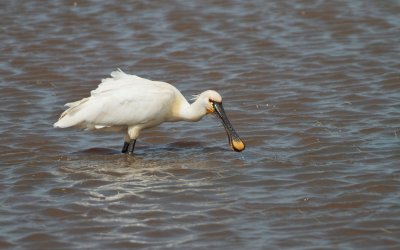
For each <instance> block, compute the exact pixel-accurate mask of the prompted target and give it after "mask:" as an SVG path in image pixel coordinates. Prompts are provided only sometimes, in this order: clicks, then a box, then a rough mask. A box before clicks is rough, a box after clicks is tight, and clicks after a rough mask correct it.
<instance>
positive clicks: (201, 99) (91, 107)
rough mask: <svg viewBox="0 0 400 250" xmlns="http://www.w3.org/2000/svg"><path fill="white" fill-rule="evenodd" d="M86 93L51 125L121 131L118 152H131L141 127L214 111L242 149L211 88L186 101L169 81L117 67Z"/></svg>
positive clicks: (196, 117) (233, 143)
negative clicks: (145, 76)
mask: <svg viewBox="0 0 400 250" xmlns="http://www.w3.org/2000/svg"><path fill="white" fill-rule="evenodd" d="M90 94H91V95H90V97H87V98H83V99H82V100H80V101H76V102H71V103H67V104H65V106H67V107H69V108H68V109H67V110H66V111H64V112H63V113H62V114H61V116H60V118H59V120H58V121H57V122H56V123H54V127H57V128H67V127H78V128H84V129H87V130H105V131H123V132H125V138H124V146H123V148H122V153H127V152H128V153H129V154H133V150H134V147H135V143H136V139H137V138H138V136H139V134H140V132H141V131H142V130H143V129H147V128H151V127H155V126H157V125H159V124H161V123H163V122H176V121H190V122H195V121H199V120H200V119H201V118H202V117H204V116H205V115H207V114H211V113H215V114H217V116H218V117H219V118H221V121H222V123H223V125H224V127H225V130H226V133H227V135H228V139H229V144H230V146H231V148H232V149H233V150H235V151H238V152H240V151H242V150H244V148H245V145H244V143H243V141H242V140H241V139H240V137H239V135H238V134H237V133H236V132H235V130H234V129H233V127H232V125H231V123H230V122H229V119H228V117H227V116H226V114H225V111H224V109H223V107H222V98H221V96H220V95H219V94H218V93H217V92H216V91H214V90H207V91H204V92H203V93H201V94H200V95H198V96H196V97H195V101H194V102H193V103H192V104H189V103H188V101H187V100H186V99H185V97H183V95H182V94H181V92H179V90H178V89H177V88H175V87H174V86H172V85H171V84H169V83H166V82H158V81H151V80H147V79H144V78H141V77H138V76H135V75H129V74H126V73H124V72H122V71H121V70H120V69H118V70H117V71H114V72H112V73H111V78H106V79H103V80H102V81H101V83H100V84H99V86H98V87H97V89H95V90H93V91H91V92H90Z"/></svg>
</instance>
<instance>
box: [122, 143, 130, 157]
mask: <svg viewBox="0 0 400 250" xmlns="http://www.w3.org/2000/svg"><path fill="white" fill-rule="evenodd" d="M128 148H129V142H124V146H123V147H122V153H123V154H125V153H126V152H128Z"/></svg>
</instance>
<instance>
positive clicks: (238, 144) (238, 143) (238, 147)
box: [231, 139, 245, 152]
mask: <svg viewBox="0 0 400 250" xmlns="http://www.w3.org/2000/svg"><path fill="white" fill-rule="evenodd" d="M231 146H232V149H233V150H235V151H236V152H240V151H243V150H244V148H245V145H244V143H243V141H242V140H240V139H239V140H237V139H236V140H232V145H231Z"/></svg>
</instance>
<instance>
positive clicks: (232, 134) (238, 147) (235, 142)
mask: <svg viewBox="0 0 400 250" xmlns="http://www.w3.org/2000/svg"><path fill="white" fill-rule="evenodd" d="M213 107H214V112H215V113H216V114H217V115H218V117H219V118H221V120H222V124H223V125H224V127H225V131H226V133H227V134H228V138H229V144H230V145H231V148H232V149H233V150H235V151H236V152H240V151H242V150H244V148H245V145H244V142H243V141H242V139H240V137H239V135H238V134H237V133H236V131H235V129H234V128H233V126H232V124H231V122H230V121H229V119H228V117H227V116H226V114H225V111H224V108H223V107H222V103H218V102H214V103H213Z"/></svg>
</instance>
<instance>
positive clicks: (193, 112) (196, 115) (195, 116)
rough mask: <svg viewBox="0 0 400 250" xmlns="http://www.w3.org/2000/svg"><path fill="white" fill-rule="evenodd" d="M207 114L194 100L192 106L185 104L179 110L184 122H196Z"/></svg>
mask: <svg viewBox="0 0 400 250" xmlns="http://www.w3.org/2000/svg"><path fill="white" fill-rule="evenodd" d="M206 114H207V112H206V110H205V109H204V108H203V107H202V105H201V103H200V102H199V101H198V100H196V101H195V102H193V103H192V104H189V103H188V102H186V105H183V107H182V109H181V118H182V120H184V121H189V122H196V121H198V120H200V119H201V118H203V116H205V115H206Z"/></svg>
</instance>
